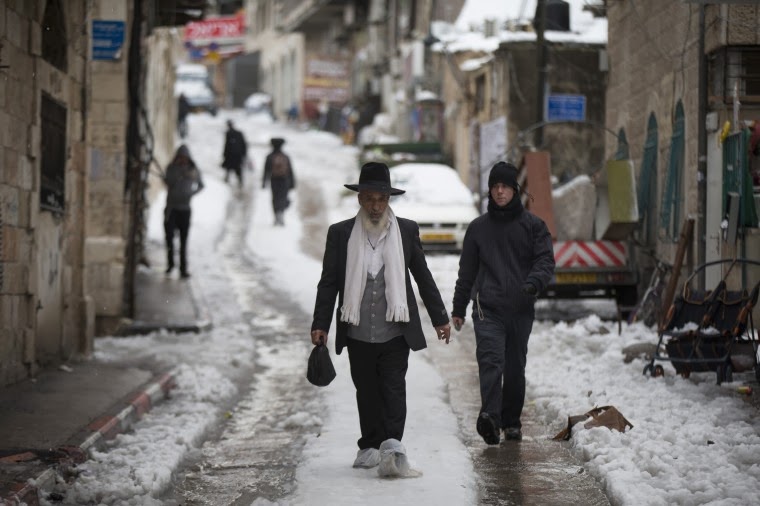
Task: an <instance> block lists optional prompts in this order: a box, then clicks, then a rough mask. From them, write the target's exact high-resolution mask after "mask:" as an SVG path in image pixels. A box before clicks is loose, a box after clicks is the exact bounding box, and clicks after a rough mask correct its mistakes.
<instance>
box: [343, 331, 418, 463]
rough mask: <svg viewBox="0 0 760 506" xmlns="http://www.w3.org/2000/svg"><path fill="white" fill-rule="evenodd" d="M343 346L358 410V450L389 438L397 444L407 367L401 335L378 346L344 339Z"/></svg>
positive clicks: (403, 418)
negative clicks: (359, 436) (359, 435)
mask: <svg viewBox="0 0 760 506" xmlns="http://www.w3.org/2000/svg"><path fill="white" fill-rule="evenodd" d="M346 346H347V348H348V360H349V362H350V364H351V379H352V380H353V381H354V386H355V387H356V404H357V407H358V408H359V425H360V428H361V433H362V437H361V438H360V439H359V441H357V444H358V445H359V448H360V449H362V450H363V449H364V448H379V447H380V443H382V442H383V441H385V440H386V439H389V438H393V439H398V440H399V441H401V438H402V437H403V436H404V425H405V424H406V370H407V368H408V366H409V345H408V344H406V340H405V339H404V336H399V337H394V338H393V339H391V340H390V341H388V342H385V343H379V344H375V343H365V342H363V341H357V340H356V339H348V340H347V344H346Z"/></svg>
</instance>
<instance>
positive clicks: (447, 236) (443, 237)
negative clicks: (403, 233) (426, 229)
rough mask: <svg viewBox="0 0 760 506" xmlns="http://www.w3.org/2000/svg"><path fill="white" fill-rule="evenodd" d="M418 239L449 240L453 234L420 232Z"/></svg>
mask: <svg viewBox="0 0 760 506" xmlns="http://www.w3.org/2000/svg"><path fill="white" fill-rule="evenodd" d="M420 239H421V240H423V241H427V242H449V241H453V240H454V234H420Z"/></svg>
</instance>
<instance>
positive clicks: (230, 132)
mask: <svg viewBox="0 0 760 506" xmlns="http://www.w3.org/2000/svg"><path fill="white" fill-rule="evenodd" d="M246 156H248V143H247V142H246V140H245V136H244V135H243V132H241V131H240V130H237V129H235V125H234V124H233V123H232V121H231V120H227V133H226V134H225V136H224V161H222V167H224V169H225V171H226V174H225V175H224V182H225V183H226V182H227V181H229V179H230V171H232V172H234V173H235V175H236V176H237V179H238V186H243V163H244V162H245V158H246Z"/></svg>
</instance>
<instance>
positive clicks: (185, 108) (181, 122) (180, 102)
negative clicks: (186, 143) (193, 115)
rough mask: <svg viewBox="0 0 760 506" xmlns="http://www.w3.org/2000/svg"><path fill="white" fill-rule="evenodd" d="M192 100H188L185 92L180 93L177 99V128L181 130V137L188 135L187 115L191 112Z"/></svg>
mask: <svg viewBox="0 0 760 506" xmlns="http://www.w3.org/2000/svg"><path fill="white" fill-rule="evenodd" d="M190 109H191V107H190V102H188V101H187V97H186V96H185V94H184V93H180V94H179V98H178V99H177V130H179V136H180V138H182V139H184V138H185V137H187V115H188V114H190Z"/></svg>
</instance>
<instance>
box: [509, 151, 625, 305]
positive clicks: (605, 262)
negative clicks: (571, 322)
mask: <svg viewBox="0 0 760 506" xmlns="http://www.w3.org/2000/svg"><path fill="white" fill-rule="evenodd" d="M602 172H604V173H603V174H602V173H601V172H600V173H597V174H593V175H579V176H576V177H575V178H573V179H571V180H570V181H569V182H566V183H565V184H562V185H557V184H552V181H551V171H550V167H549V156H548V154H547V153H540V152H536V153H530V154H526V156H525V158H524V164H523V170H522V171H521V177H522V178H523V180H524V184H525V186H526V187H527V188H528V189H529V192H530V193H531V195H532V196H533V200H532V201H530V199H527V198H526V200H525V203H526V206H527V207H528V208H529V209H530V210H531V212H533V213H535V214H537V215H539V216H540V217H541V218H542V219H544V221H545V222H546V223H547V226H548V227H549V229H550V231H551V233H552V238H553V241H554V261H555V264H556V267H555V274H554V277H553V278H552V280H551V283H550V284H549V286H548V287H547V289H546V291H545V292H544V294H543V296H544V297H547V298H556V299H576V298H593V297H598V298H609V299H614V300H615V301H616V302H617V305H618V308H619V313H620V315H621V317H623V318H626V317H627V316H628V313H629V312H630V311H631V310H632V309H633V308H634V307H635V305H636V302H637V300H638V289H637V286H638V281H639V276H638V273H637V269H636V266H635V263H634V255H633V251H632V243H631V240H630V236H631V233H632V231H633V230H634V228H635V226H636V222H637V215H638V211H637V210H636V209H631V205H633V207H635V188H633V187H631V186H630V185H632V184H633V183H632V176H633V174H632V168H630V167H629V165H628V164H626V163H623V164H620V163H617V164H616V163H612V164H608V166H607V167H606V168H605V169H603V171H602ZM610 175H611V176H610ZM631 194H633V201H634V203H633V204H631V203H630V200H631V197H630V195H631ZM610 195H613V199H612V201H614V202H612V203H613V205H610V203H611V199H610ZM524 198H525V197H524ZM621 214H622V215H623V216H622V217H621V216H620V215H621Z"/></svg>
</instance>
